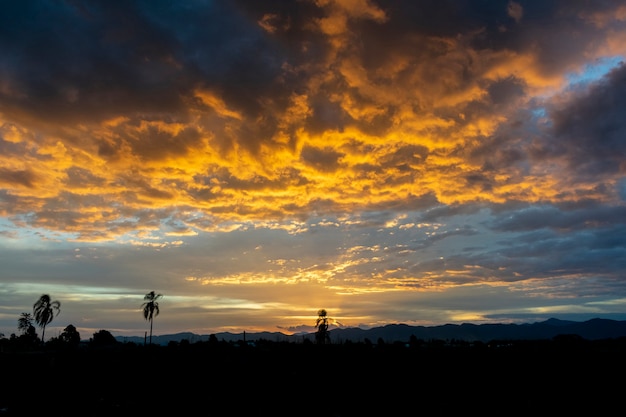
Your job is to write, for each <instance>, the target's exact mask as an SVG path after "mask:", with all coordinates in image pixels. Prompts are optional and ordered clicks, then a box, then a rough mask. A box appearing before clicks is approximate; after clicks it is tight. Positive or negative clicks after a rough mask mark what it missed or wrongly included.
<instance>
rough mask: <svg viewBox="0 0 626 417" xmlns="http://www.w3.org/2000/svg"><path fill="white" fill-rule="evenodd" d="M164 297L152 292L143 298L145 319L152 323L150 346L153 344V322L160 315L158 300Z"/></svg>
mask: <svg viewBox="0 0 626 417" xmlns="http://www.w3.org/2000/svg"><path fill="white" fill-rule="evenodd" d="M162 297H163V294H156V293H155V292H154V291H150V292H149V293H148V294H146V295H145V296H144V297H143V299H144V300H145V302H144V303H143V304H142V305H141V306H142V307H143V318H144V319H146V320H148V321H149V322H150V344H152V322H153V321H154V318H155V317H156V316H158V315H159V303H158V302H157V300H159V299H160V298H162Z"/></svg>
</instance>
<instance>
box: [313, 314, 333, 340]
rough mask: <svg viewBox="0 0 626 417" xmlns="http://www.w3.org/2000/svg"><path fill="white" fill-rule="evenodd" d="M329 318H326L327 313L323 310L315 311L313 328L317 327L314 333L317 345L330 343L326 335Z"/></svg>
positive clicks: (328, 336)
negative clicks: (315, 318) (315, 316)
mask: <svg viewBox="0 0 626 417" xmlns="http://www.w3.org/2000/svg"><path fill="white" fill-rule="evenodd" d="M329 321H330V318H329V317H328V313H327V312H326V310H325V309H323V308H322V309H319V310H318V311H317V320H316V321H315V327H317V332H315V341H316V342H317V344H319V345H324V344H326V343H330V335H329V334H328V322H329Z"/></svg>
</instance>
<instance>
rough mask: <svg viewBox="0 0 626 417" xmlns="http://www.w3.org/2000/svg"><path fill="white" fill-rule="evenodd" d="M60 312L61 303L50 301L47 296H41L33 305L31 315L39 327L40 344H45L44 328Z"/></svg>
mask: <svg viewBox="0 0 626 417" xmlns="http://www.w3.org/2000/svg"><path fill="white" fill-rule="evenodd" d="M60 312H61V303H60V302H59V301H52V299H51V298H50V296H49V295H48V294H43V295H42V296H41V297H39V300H37V302H35V304H33V315H34V318H35V322H37V324H38V325H39V327H41V343H44V342H45V336H46V326H47V325H48V324H50V323H51V322H52V320H53V319H54V317H55V316H56V315H58V314H59V313H60Z"/></svg>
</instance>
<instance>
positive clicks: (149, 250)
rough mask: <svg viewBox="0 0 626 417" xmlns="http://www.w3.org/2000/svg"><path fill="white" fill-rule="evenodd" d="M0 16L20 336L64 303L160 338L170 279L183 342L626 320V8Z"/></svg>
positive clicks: (499, 6) (158, 10)
mask: <svg viewBox="0 0 626 417" xmlns="http://www.w3.org/2000/svg"><path fill="white" fill-rule="evenodd" d="M0 27H2V29H1V31H0V51H1V53H2V56H3V57H4V58H3V59H2V60H1V61H0V215H1V217H2V220H1V221H0V239H1V240H0V244H1V245H2V247H3V251H2V254H1V255H0V257H2V258H3V260H2V264H3V270H2V272H0V300H2V302H1V303H0V304H1V305H3V306H5V307H3V311H0V330H1V331H2V332H4V333H5V334H8V333H11V332H15V327H16V322H17V318H18V316H19V314H20V313H21V312H23V311H25V312H27V311H30V309H31V306H32V304H33V303H34V301H36V299H37V298H38V297H39V295H40V294H41V293H50V294H51V296H52V297H53V299H54V298H55V297H56V298H57V299H59V301H61V302H62V304H63V308H62V310H64V311H65V309H67V311H69V312H71V313H67V316H66V318H65V319H64V320H65V321H68V320H69V321H68V322H67V323H65V322H63V323H57V324H58V325H59V326H60V327H61V328H62V327H64V325H66V324H70V323H71V324H74V325H75V326H76V327H78V328H79V329H83V330H84V332H87V335H89V332H91V331H92V330H94V331H96V330H99V329H100V328H105V329H108V330H113V331H114V332H115V331H119V332H120V333H124V332H128V333H132V334H137V332H139V331H141V332H143V328H144V327H145V326H144V323H142V322H141V319H142V317H141V315H140V312H138V311H136V310H137V309H138V308H139V305H140V304H141V302H142V297H143V294H145V293H147V292H148V291H150V290H153V289H154V290H156V291H157V292H162V293H164V294H165V296H166V297H164V299H163V301H162V302H163V303H164V308H163V313H166V314H163V316H162V317H159V319H158V320H159V321H162V326H163V327H162V329H163V330H165V329H167V330H169V331H172V332H173V331H183V330H194V331H200V332H210V331H215V330H219V329H242V330H245V329H250V330H255V329H270V330H271V329H276V328H277V326H278V328H279V329H283V330H285V331H295V329H298V328H306V327H307V326H310V325H312V324H314V322H315V312H316V311H317V310H318V309H319V308H322V307H323V308H326V309H327V310H328V311H329V315H331V316H334V317H336V318H337V320H338V322H339V323H344V324H347V325H363V326H372V325H377V324H381V323H389V322H405V323H424V324H427V323H442V322H453V321H488V320H497V321H506V320H514V319H516V318H520V317H521V318H523V319H528V318H531V319H532V318H535V317H538V318H543V317H546V316H558V315H561V317H587V316H589V317H595V316H607V317H618V316H619V317H623V318H626V315H624V306H625V303H624V297H625V295H626V288H625V286H624V273H623V271H624V270H626V268H625V267H626V256H625V255H626V251H625V241H624V237H623V236H626V234H624V230H625V228H626V226H625V220H624V219H626V216H625V214H626V207H625V204H624V201H625V198H626V180H625V179H624V178H625V171H626V141H625V140H624V137H625V134H626V122H625V121H624V118H623V114H625V111H626V98H624V97H626V94H624V92H625V90H626V66H624V65H623V64H622V62H621V60H622V58H623V57H624V56H626V6H624V5H622V4H620V3H619V2H581V1H542V2H534V1H527V2H524V1H519V2H513V1H490V2H482V3H476V2H471V1H438V2H413V1H402V0H395V1H385V2H376V1H368V0H350V1H333V0H315V1H314V0H310V1H264V2H257V1H234V2H212V1H207V2H196V3H194V4H193V5H190V4H186V3H181V2H175V1H160V2H152V1H128V2H122V3H119V4H118V3H115V4H112V3H111V2H105V1H95V0H94V1H88V2H74V1H66V2H51V1H43V0H42V1H32V2H26V3H19V2H18V3H15V4H11V5H9V6H7V7H6V10H5V12H3V14H2V16H0ZM166 305H167V308H165V306H166ZM72 306H74V307H72ZM73 308H74V309H75V310H72V309H73ZM64 314H65V313H64ZM58 321H61V319H60V318H59V319H58ZM83 336H86V335H83Z"/></svg>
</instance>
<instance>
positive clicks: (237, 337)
mask: <svg viewBox="0 0 626 417" xmlns="http://www.w3.org/2000/svg"><path fill="white" fill-rule="evenodd" d="M329 333H330V338H331V342H332V343H344V342H366V341H370V342H372V343H377V342H378V341H381V340H382V341H383V342H385V343H394V342H408V341H409V340H410V339H411V338H412V337H413V338H417V339H421V340H459V341H466V342H484V343H486V342H490V341H494V340H544V339H552V338H554V337H557V336H563V335H570V336H577V337H580V338H582V339H586V340H600V339H614V338H620V337H626V321H624V320H610V319H600V318H596V319H591V320H587V321H583V322H577V321H569V320H559V319H555V318H551V319H548V320H545V321H541V322H535V323H523V324H471V323H463V324H444V325H439V326H409V325H407V324H388V325H385V326H380V327H374V328H371V329H361V328H357V327H351V328H334V329H332V330H330V331H329ZM210 336H211V335H198V334H195V333H191V332H183V333H175V334H168V335H161V336H152V342H153V343H154V344H157V345H167V344H169V343H170V342H181V341H183V340H186V341H188V342H190V343H195V342H204V341H207V340H209V337H210ZM214 336H215V337H216V338H217V339H218V340H220V341H226V342H236V341H247V342H254V341H258V340H268V341H273V342H293V343H298V342H300V343H301V342H304V341H306V340H308V341H314V340H315V334H314V333H300V334H294V335H286V334H284V333H281V332H256V333H248V332H244V333H230V332H222V333H214ZM116 340H117V341H119V342H127V343H128V342H132V343H137V344H143V343H144V338H143V337H139V336H116Z"/></svg>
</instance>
